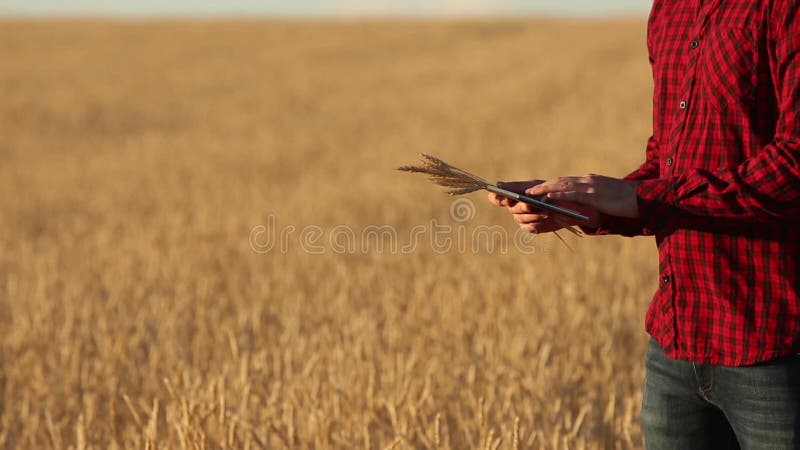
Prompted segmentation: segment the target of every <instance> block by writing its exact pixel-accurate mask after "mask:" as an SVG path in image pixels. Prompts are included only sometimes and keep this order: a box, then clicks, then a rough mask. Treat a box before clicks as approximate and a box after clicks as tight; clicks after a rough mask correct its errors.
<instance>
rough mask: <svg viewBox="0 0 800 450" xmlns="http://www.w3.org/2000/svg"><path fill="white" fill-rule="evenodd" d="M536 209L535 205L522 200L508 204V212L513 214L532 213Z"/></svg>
mask: <svg viewBox="0 0 800 450" xmlns="http://www.w3.org/2000/svg"><path fill="white" fill-rule="evenodd" d="M535 211H536V210H535V209H534V208H533V206H531V205H529V204H527V203H522V202H515V203H514V204H513V205H510V206H508V212H510V213H511V214H530V213H533V212H535Z"/></svg>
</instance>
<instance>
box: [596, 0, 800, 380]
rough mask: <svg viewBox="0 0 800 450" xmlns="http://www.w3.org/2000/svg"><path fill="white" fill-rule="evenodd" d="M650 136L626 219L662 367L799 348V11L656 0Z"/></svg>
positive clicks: (755, 358)
mask: <svg viewBox="0 0 800 450" xmlns="http://www.w3.org/2000/svg"><path fill="white" fill-rule="evenodd" d="M647 46H648V50H649V53H650V62H651V65H652V68H653V79H654V82H655V83H654V84H655V88H654V99H653V102H654V105H653V106H654V108H653V136H652V137H651V138H650V139H649V141H648V145H647V152H646V155H647V158H646V162H645V163H644V164H643V165H642V166H641V167H639V169H637V170H636V171H634V172H633V173H631V174H630V175H628V176H627V177H626V178H627V179H633V180H641V183H640V184H639V186H638V189H637V193H638V196H639V213H640V217H641V218H640V219H638V220H625V219H618V218H607V220H606V221H605V223H604V225H603V227H602V229H601V230H600V232H601V233H602V232H606V233H616V234H622V235H627V236H633V235H640V234H644V235H649V234H654V235H655V237H656V243H657V245H658V249H659V267H660V283H659V287H658V289H657V291H656V293H655V296H654V298H653V300H652V303H651V304H650V309H649V311H648V313H647V319H646V328H647V331H648V332H649V333H650V334H651V335H652V336H653V337H654V338H655V339H656V340H657V341H658V342H659V344H660V345H661V346H662V347H663V348H664V349H665V352H666V354H667V355H668V356H669V357H672V358H676V359H685V360H691V361H695V362H702V363H713V364H723V365H730V366H740V365H748V364H753V363H756V362H760V361H766V360H769V359H773V358H776V357H780V356H785V355H789V354H792V353H797V352H798V351H800V1H794V0H730V1H721V0H704V1H703V0H655V2H654V5H653V9H652V12H651V15H650V20H649V24H648V33H647Z"/></svg>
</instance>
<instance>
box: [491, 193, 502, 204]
mask: <svg viewBox="0 0 800 450" xmlns="http://www.w3.org/2000/svg"><path fill="white" fill-rule="evenodd" d="M488 198H489V202H490V203H492V204H493V205H495V206H503V204H502V201H501V199H500V196H498V195H497V194H495V193H494V192H489V195H488Z"/></svg>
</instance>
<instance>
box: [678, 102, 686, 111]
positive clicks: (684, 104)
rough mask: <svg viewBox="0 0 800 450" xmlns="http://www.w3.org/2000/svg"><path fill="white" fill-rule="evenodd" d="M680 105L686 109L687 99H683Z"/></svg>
mask: <svg viewBox="0 0 800 450" xmlns="http://www.w3.org/2000/svg"><path fill="white" fill-rule="evenodd" d="M678 106H680V107H681V109H686V100H682V101H681V104H680V105H678Z"/></svg>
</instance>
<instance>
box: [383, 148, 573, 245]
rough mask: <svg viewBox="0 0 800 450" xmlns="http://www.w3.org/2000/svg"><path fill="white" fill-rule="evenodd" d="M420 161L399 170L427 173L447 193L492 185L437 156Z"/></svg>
mask: <svg viewBox="0 0 800 450" xmlns="http://www.w3.org/2000/svg"><path fill="white" fill-rule="evenodd" d="M420 161H422V165H421V166H402V167H399V168H398V169H397V170H400V171H403V172H411V173H422V174H426V175H428V179H430V180H431V181H433V182H434V183H436V184H438V185H439V186H443V187H446V188H449V190H448V191H447V193H448V194H450V195H463V194H469V193H471V192H475V191H480V190H484V189H487V188H488V187H489V186H491V184H490V183H489V182H488V181H486V180H484V179H483V178H481V177H479V176H477V175H473V174H471V173H469V172H467V171H466V170H463V169H459V168H458V167H455V166H452V165H450V164H448V163H446V162H444V161H442V160H441V159H439V158H437V157H435V156H431V155H426V154H425V153H421V154H420ZM552 217H553V220H554V221H555V222H556V223H557V224H559V225H561V226H562V227H564V228H565V229H566V230H567V231H569V232H570V233H572V234H574V235H576V236H579V237H580V236H582V234H581V232H580V231H579V230H577V229H576V228H575V227H573V226H572V225H570V224H568V223H567V222H566V221H564V220H563V219H561V218H560V217H557V216H552ZM555 235H556V237H558V239H559V240H561V242H563V243H564V245H566V246H567V247H569V244H567V242H566V241H565V240H564V239H563V238H562V237H561V236H560V235H559V234H558V232H555Z"/></svg>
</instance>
